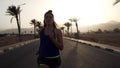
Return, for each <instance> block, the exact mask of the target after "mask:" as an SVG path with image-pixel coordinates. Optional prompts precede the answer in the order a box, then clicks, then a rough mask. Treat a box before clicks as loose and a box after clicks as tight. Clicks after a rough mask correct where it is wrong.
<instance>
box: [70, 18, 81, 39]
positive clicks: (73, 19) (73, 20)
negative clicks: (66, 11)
mask: <svg viewBox="0 0 120 68" xmlns="http://www.w3.org/2000/svg"><path fill="white" fill-rule="evenodd" d="M69 20H70V21H72V22H75V25H76V29H77V34H78V38H79V33H80V31H79V29H78V23H77V22H78V21H79V20H78V19H77V18H71V19H69Z"/></svg>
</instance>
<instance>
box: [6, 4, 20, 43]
mask: <svg viewBox="0 0 120 68" xmlns="http://www.w3.org/2000/svg"><path fill="white" fill-rule="evenodd" d="M20 12H21V10H20V6H18V7H16V6H14V5H12V6H8V9H7V12H6V13H8V15H11V16H13V17H12V18H11V20H10V22H11V23H12V19H13V18H14V17H15V18H16V21H17V27H18V34H19V40H20V41H21V35H20V33H21V28H20V21H19V14H20Z"/></svg>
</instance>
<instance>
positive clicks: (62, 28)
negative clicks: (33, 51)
mask: <svg viewBox="0 0 120 68" xmlns="http://www.w3.org/2000/svg"><path fill="white" fill-rule="evenodd" d="M64 28H65V27H63V26H62V27H60V29H61V30H62V31H63V35H64Z"/></svg>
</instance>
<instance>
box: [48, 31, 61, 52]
mask: <svg viewBox="0 0 120 68" xmlns="http://www.w3.org/2000/svg"><path fill="white" fill-rule="evenodd" d="M56 35H57V40H56V39H55V38H54V34H53V33H52V34H51V35H50V39H51V40H52V42H53V43H54V44H55V46H56V47H57V48H59V49H60V50H63V36H62V32H61V30H60V29H57V30H56Z"/></svg>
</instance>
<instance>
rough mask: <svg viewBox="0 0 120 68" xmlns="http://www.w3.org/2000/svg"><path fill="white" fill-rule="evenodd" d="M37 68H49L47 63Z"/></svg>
mask: <svg viewBox="0 0 120 68" xmlns="http://www.w3.org/2000/svg"><path fill="white" fill-rule="evenodd" d="M39 68H50V67H49V66H48V65H40V66H39Z"/></svg>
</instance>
